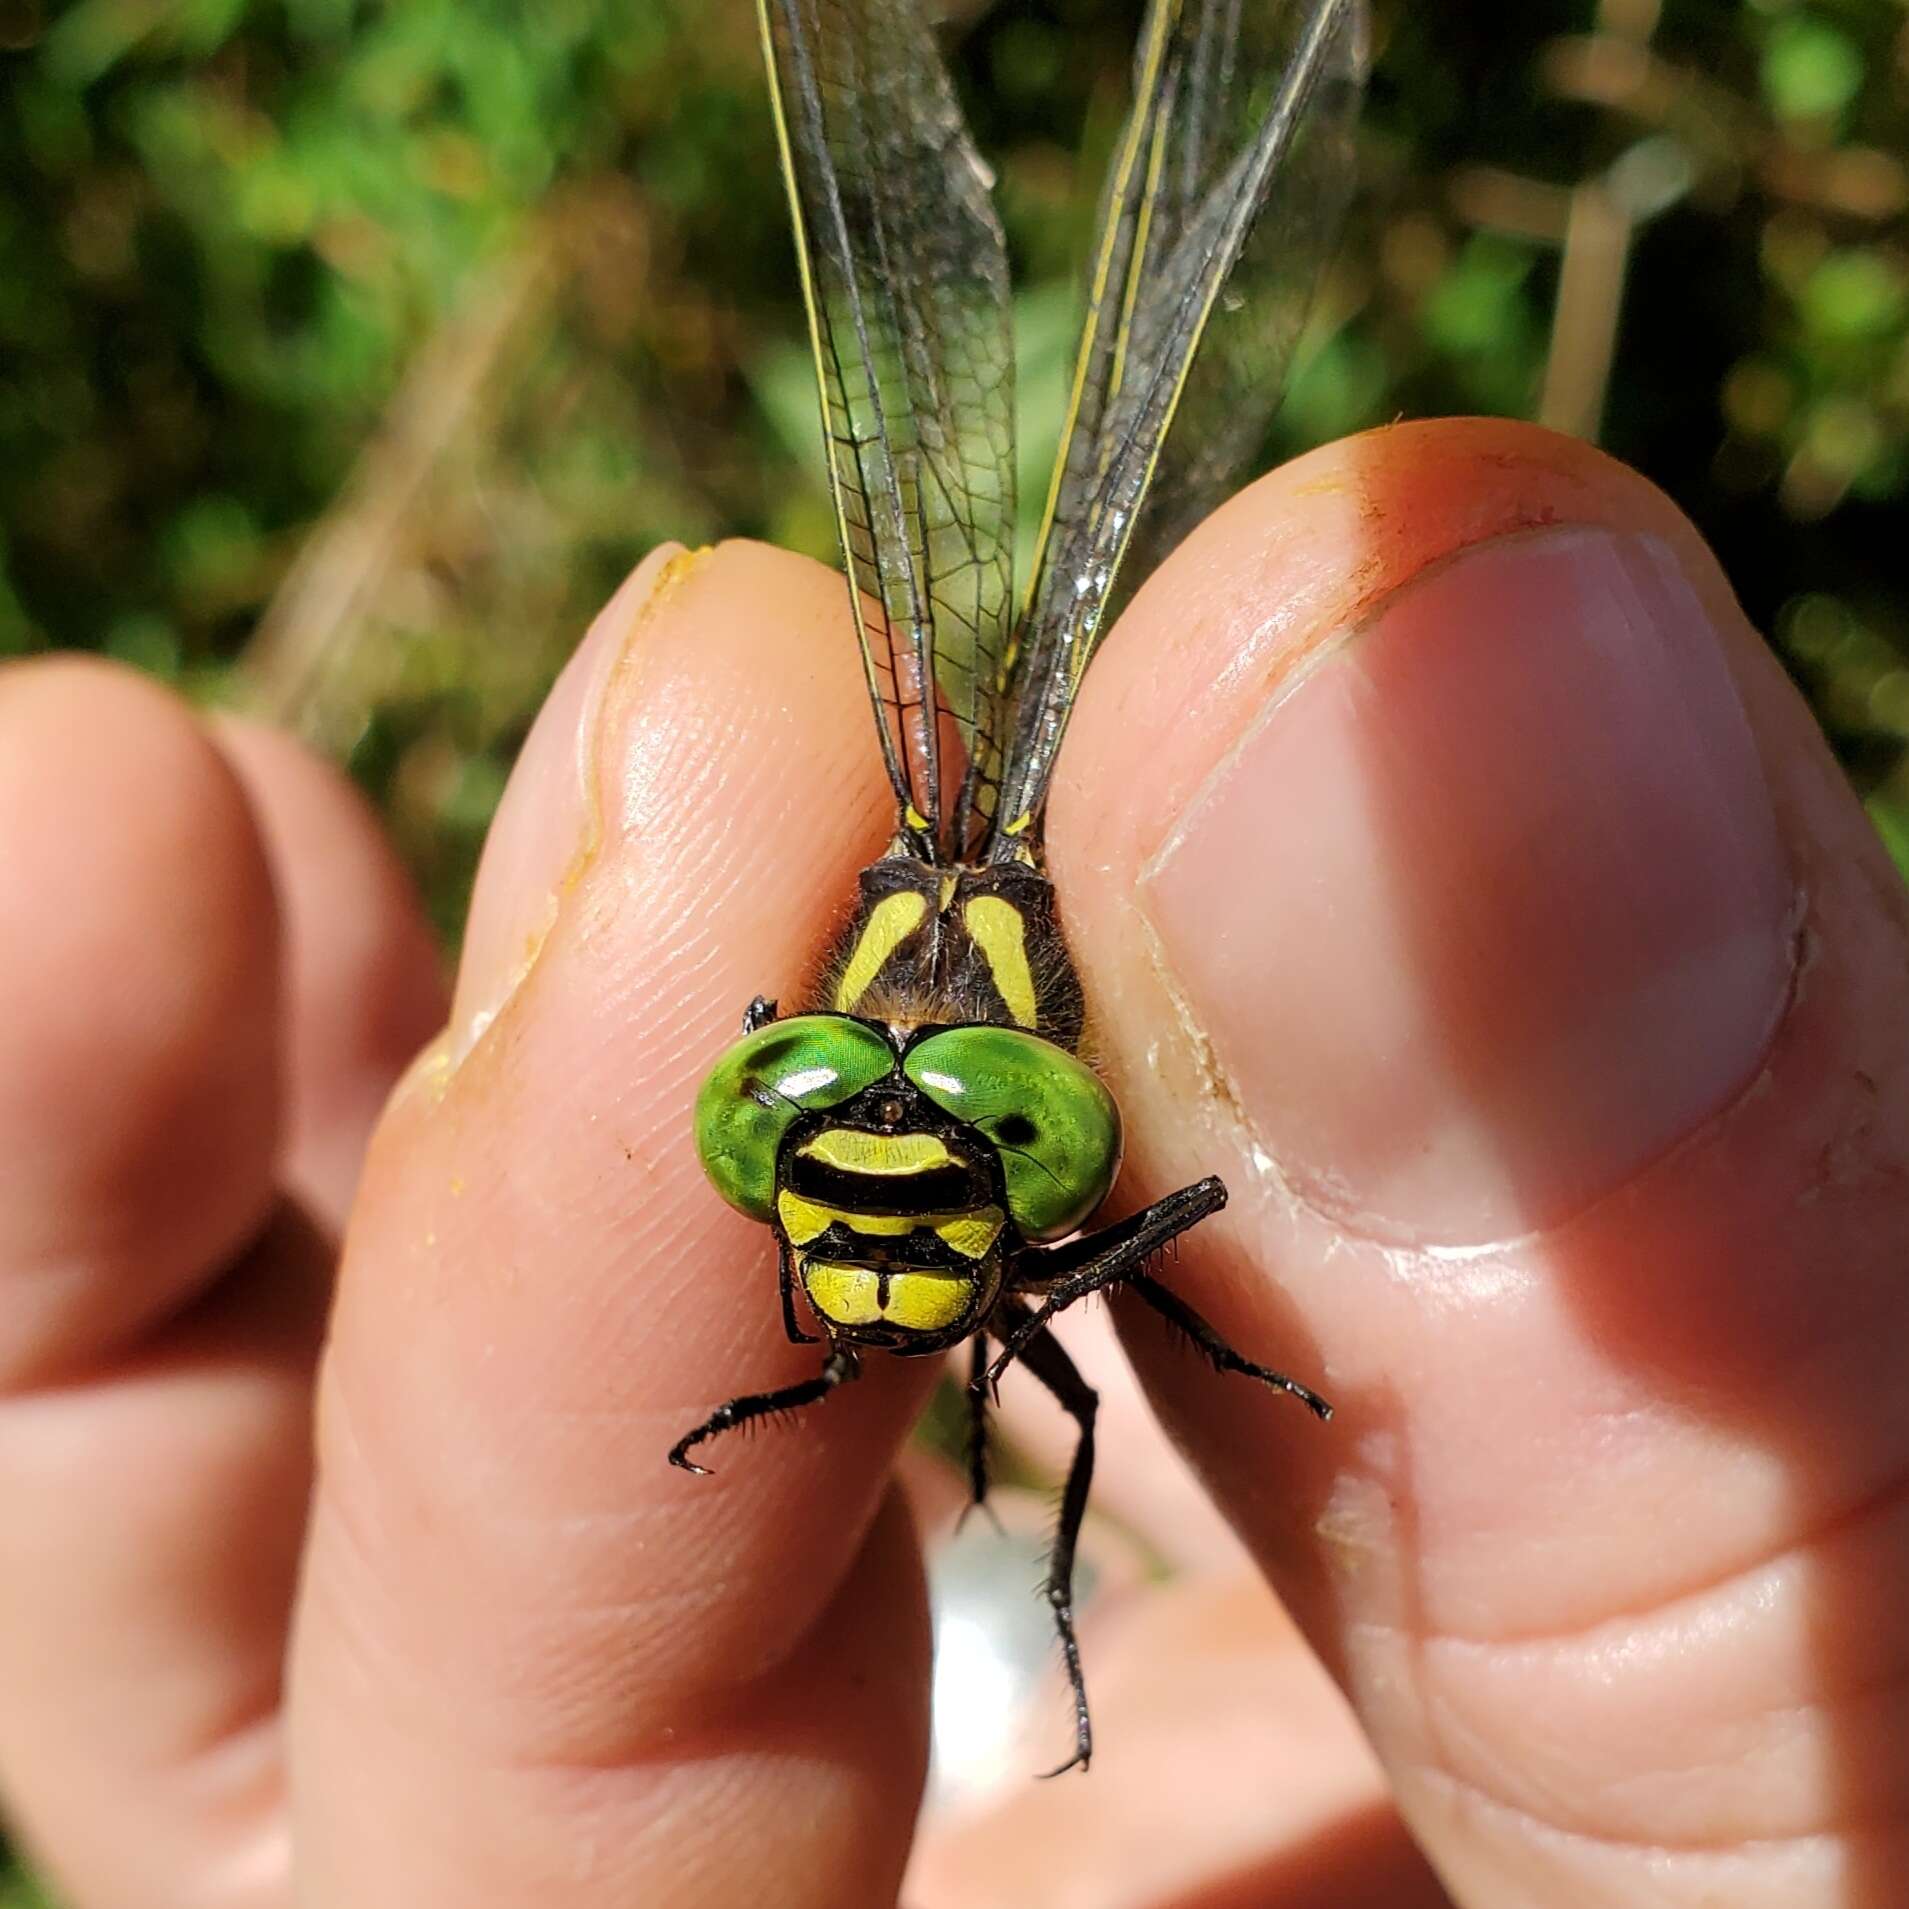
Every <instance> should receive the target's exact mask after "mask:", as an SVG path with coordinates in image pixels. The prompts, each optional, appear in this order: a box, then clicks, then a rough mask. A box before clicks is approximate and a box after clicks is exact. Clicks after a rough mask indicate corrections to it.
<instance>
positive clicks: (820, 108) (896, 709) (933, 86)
mask: <svg viewBox="0 0 1909 1909" xmlns="http://www.w3.org/2000/svg"><path fill="white" fill-rule="evenodd" d="M760 8H761V15H762V23H763V40H764V47H765V51H766V54H767V58H768V64H769V73H770V80H771V86H772V90H773V93H774V96H775V103H776V117H777V123H778V128H779V132H780V137H781V142H782V152H783V161H784V168H785V171H786V173H787V176H788V183H789V199H790V205H791V209H792V211H793V215H794V219H795V227H796V237H797V244H798V248H799V251H800V255H801V261H802V276H803V290H804V295H805V297H806V299H807V302H808V309H809V320H810V330H811V335H812V338H813V342H814V346H815V357H816V370H817V376H818V380H819V382H820V386H821V395H822V414H823V434H824V437H825V439H826V442H827V446H828V456H829V474H830V480H831V486H832V489H833V491H834V495H835V502H836V510H837V516H838V522H839V529H840V532H841V539H842V549H843V554H844V558H845V561H846V563H847V566H848V571H849V579H850V595H851V597H852V599H853V601H854V607H855V620H856V630H857V634H858V636H859V637H860V639H861V644H862V652H863V657H864V660H865V662H866V665H867V670H868V681H869V692H870V695H871V697H872V698H873V700H874V703H875V711H876V720H877V724H878V727H879V728H880V731H881V740H882V750H883V757H884V760H885V762H886V763H887V766H888V771H889V777H890V780H891V781H892V782H893V784H894V786H895V794H896V799H897V802H898V804H899V806H900V808H901V811H902V817H903V825H904V828H905V829H906V830H907V831H908V832H909V833H910V834H911V835H912V836H913V838H914V840H915V844H916V847H917V849H918V851H919V852H923V853H927V854H929V855H931V856H932V855H934V854H936V853H937V852H939V851H940V849H941V848H942V846H943V844H944V830H943V826H942V816H943V808H944V804H943V790H942V784H943V772H942V762H941V725H940V720H939V717H940V714H941V713H942V712H945V713H946V714H947V715H948V716H950V717H952V719H953V722H954V725H955V728H956V731H957V733H958V734H959V735H960V737H961V741H962V745H963V747H964V749H965V750H966V752H967V757H968V761H969V763H970V765H975V764H979V763H981V762H984V761H986V760H988V759H990V758H991V757H993V756H995V755H996V754H998V740H997V739H998V734H999V722H998V717H997V714H996V706H997V702H998V699H999V695H1000V683H1001V679H1002V674H1003V664H1004V656H1005V646H1006V640H1007V630H1008V624H1009V619H1010V617H1011V616H1012V613H1013V576H1012V563H1013V539H1014V392H1013V367H1014V355H1013V344H1012V337H1011V333H1010V330H1009V307H1008V283H1007V260H1006V252H1005V248H1004V246H1003V243H1002V239H1001V229H1000V226H999V224H998V222H997V221H996V218H995V215H994V209H993V205H992V203H991V201H990V198H989V191H988V177H987V173H986V171H985V169H984V168H983V166H982V164H981V162H980V160H979V158H978V157H977V156H976V154H975V151H974V148H973V146H972V144H971V143H970V141H969V138H968V134H967V130H966V128H965V126H964V125H963V123H962V120H961V115H960V109H959V108H958V106H957V105H956V103H955V98H954V91H953V88H952V86H951V84H950V82H949V79H948V75H947V71H946V69H945V68H944V67H943V65H942V62H941V59H940V56H939V54H938V53H937V52H936V50H935V47H934V42H933V40H932V38H931V37H930V35H929V33H928V30H927V27H926V26H925V24H924V23H923V21H922V19H921V17H920V14H919V12H918V11H917V7H916V4H915V0H760ZM971 773H973V771H972V769H971Z"/></svg>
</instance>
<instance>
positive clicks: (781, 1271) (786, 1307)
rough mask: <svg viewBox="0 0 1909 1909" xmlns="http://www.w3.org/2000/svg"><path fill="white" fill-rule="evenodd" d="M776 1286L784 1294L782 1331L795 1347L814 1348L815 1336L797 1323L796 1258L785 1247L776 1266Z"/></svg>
mask: <svg viewBox="0 0 1909 1909" xmlns="http://www.w3.org/2000/svg"><path fill="white" fill-rule="evenodd" d="M776 1286H777V1289H778V1290H779V1291H780V1292H781V1294H782V1330H783V1331H784V1332H786V1333H787V1334H788V1335H789V1343H790V1344H791V1345H794V1346H812V1345H814V1344H815V1343H816V1337H815V1334H814V1333H812V1332H804V1331H803V1330H802V1328H801V1327H800V1326H798V1325H797V1324H796V1323H795V1256H794V1255H793V1254H792V1253H791V1252H790V1251H789V1249H788V1248H787V1247H786V1246H785V1247H783V1249H782V1252H781V1256H780V1259H779V1261H778V1264H777V1266H776Z"/></svg>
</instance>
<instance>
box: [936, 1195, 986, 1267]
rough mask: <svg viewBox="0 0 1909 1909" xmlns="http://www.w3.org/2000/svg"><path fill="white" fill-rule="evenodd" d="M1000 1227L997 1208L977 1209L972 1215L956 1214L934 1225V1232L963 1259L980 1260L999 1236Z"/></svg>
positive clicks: (984, 1207)
mask: <svg viewBox="0 0 1909 1909" xmlns="http://www.w3.org/2000/svg"><path fill="white" fill-rule="evenodd" d="M1001 1225H1002V1215H1001V1209H1000V1208H999V1207H998V1206H983V1207H978V1208H976V1210H975V1211H974V1212H972V1213H957V1214H955V1215H954V1216H953V1217H951V1218H949V1219H945V1220H937V1221H935V1223H934V1226H935V1231H936V1233H938V1234H939V1235H940V1236H941V1238H942V1239H944V1240H945V1241H947V1243H948V1244H949V1245H950V1246H952V1247H953V1248H954V1250H955V1251H956V1252H957V1253H959V1254H960V1255H961V1257H962V1258H963V1259H981V1258H983V1257H984V1256H985V1255H986V1253H987V1250H988V1248H989V1247H990V1246H992V1245H993V1244H994V1242H995V1240H996V1238H997V1237H998V1236H999V1234H1000V1231H1001Z"/></svg>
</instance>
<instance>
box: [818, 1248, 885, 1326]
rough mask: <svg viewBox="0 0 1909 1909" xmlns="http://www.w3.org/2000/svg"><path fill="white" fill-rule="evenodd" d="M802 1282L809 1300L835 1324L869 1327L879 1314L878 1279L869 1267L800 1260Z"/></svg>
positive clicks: (879, 1286) (880, 1313)
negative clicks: (831, 1264)
mask: <svg viewBox="0 0 1909 1909" xmlns="http://www.w3.org/2000/svg"><path fill="white" fill-rule="evenodd" d="M802 1283H803V1285H804V1286H806V1287H807V1288H808V1292H809V1301H810V1303H811V1304H812V1305H813V1306H814V1307H815V1309H816V1311H817V1312H819V1313H820V1314H821V1315H822V1317H823V1318H824V1319H832V1320H834V1322H835V1323H836V1324H837V1325H838V1326H872V1325H873V1324H874V1323H875V1322H876V1321H877V1320H878V1319H879V1318H880V1317H881V1316H882V1309H881V1305H880V1300H879V1294H880V1291H881V1282H880V1280H879V1279H878V1278H877V1276H876V1274H875V1270H874V1268H873V1267H870V1266H828V1265H824V1264H823V1263H822V1262H820V1261H819V1260H813V1259H809V1260H804V1261H803V1262H802Z"/></svg>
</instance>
